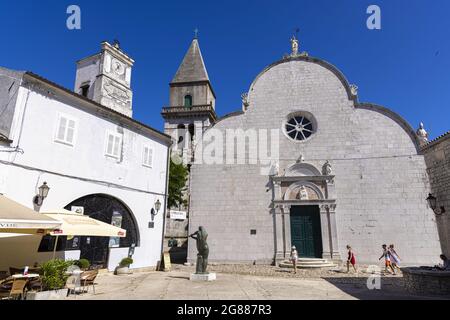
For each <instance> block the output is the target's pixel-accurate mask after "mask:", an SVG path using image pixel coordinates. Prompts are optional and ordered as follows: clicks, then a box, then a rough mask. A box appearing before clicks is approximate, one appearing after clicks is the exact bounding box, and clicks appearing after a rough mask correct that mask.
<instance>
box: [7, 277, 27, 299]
mask: <svg viewBox="0 0 450 320" xmlns="http://www.w3.org/2000/svg"><path fill="white" fill-rule="evenodd" d="M27 282H28V281H27V280H22V279H18V280H14V282H13V284H12V288H11V291H10V292H9V298H10V299H11V298H13V297H17V298H19V297H22V298H23V297H24V291H25V287H26V285H27Z"/></svg>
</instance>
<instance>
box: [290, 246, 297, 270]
mask: <svg viewBox="0 0 450 320" xmlns="http://www.w3.org/2000/svg"><path fill="white" fill-rule="evenodd" d="M297 261H298V252H297V248H296V247H295V246H292V249H291V262H292V264H293V265H294V274H296V273H297Z"/></svg>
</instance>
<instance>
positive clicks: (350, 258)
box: [347, 245, 358, 273]
mask: <svg viewBox="0 0 450 320" xmlns="http://www.w3.org/2000/svg"><path fill="white" fill-rule="evenodd" d="M347 250H348V257H347V273H349V272H350V264H351V265H352V267H353V270H355V273H357V272H358V270H356V258H355V254H354V253H353V250H352V247H350V245H347Z"/></svg>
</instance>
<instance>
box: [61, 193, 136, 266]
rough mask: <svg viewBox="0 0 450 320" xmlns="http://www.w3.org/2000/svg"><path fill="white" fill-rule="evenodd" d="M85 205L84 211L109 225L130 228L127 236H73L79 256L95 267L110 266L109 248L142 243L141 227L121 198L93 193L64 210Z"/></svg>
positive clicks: (126, 246)
mask: <svg viewBox="0 0 450 320" xmlns="http://www.w3.org/2000/svg"><path fill="white" fill-rule="evenodd" d="M73 207H82V208H83V210H84V214H85V215H88V216H89V217H91V218H93V219H97V220H100V221H102V222H105V223H108V224H114V225H116V226H118V227H120V228H122V229H125V230H126V231H127V236H126V237H125V238H110V237H74V238H73V239H71V240H68V242H69V241H70V242H72V243H73V241H76V242H77V243H78V250H80V252H81V253H80V259H87V260H89V261H90V262H91V264H92V265H93V266H95V267H100V268H105V267H107V265H108V258H109V248H129V247H133V246H138V245H139V233H138V232H139V229H138V227H137V224H136V221H135V220H134V217H133V214H132V212H131V211H130V209H129V208H128V207H127V206H126V205H125V204H124V203H123V202H122V201H120V200H118V199H117V198H114V197H112V196H109V195H106V194H94V195H89V196H85V197H82V198H80V199H77V200H75V201H73V202H71V203H70V204H68V205H67V206H66V207H65V209H67V210H72V209H73Z"/></svg>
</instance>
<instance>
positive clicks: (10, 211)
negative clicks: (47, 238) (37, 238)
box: [0, 195, 61, 234]
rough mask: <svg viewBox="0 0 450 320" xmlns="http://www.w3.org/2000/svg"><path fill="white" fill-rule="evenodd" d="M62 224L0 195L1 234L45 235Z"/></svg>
mask: <svg viewBox="0 0 450 320" xmlns="http://www.w3.org/2000/svg"><path fill="white" fill-rule="evenodd" d="M60 225H61V222H59V221H57V220H54V219H52V218H50V217H48V216H45V215H43V214H40V213H37V212H36V211H33V210H31V209H30V208H27V207H25V206H23V205H21V204H19V203H17V202H15V201H13V200H11V199H8V198H7V197H5V196H3V195H0V233H18V234H45V233H47V232H48V231H50V230H54V229H57V228H59V226H60Z"/></svg>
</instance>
